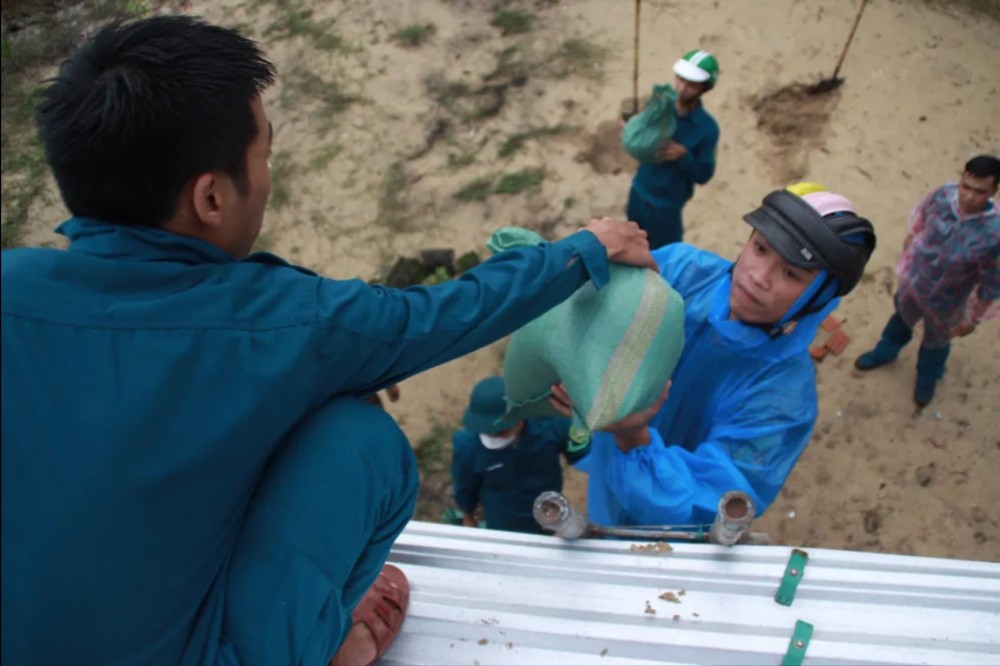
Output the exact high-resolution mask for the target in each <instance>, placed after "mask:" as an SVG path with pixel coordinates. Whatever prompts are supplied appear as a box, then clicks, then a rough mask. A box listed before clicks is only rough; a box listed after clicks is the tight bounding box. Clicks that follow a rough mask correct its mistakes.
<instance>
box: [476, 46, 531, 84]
mask: <svg viewBox="0 0 1000 666" xmlns="http://www.w3.org/2000/svg"><path fill="white" fill-rule="evenodd" d="M527 78H528V65H527V63H526V62H525V60H524V58H523V57H522V55H521V51H520V49H518V48H517V47H516V46H507V47H505V48H504V49H502V50H501V51H499V52H498V53H497V64H496V65H495V66H494V67H493V70H492V71H491V72H489V73H488V74H487V75H486V76H484V77H483V81H486V82H490V81H509V82H518V83H521V82H523V81H527Z"/></svg>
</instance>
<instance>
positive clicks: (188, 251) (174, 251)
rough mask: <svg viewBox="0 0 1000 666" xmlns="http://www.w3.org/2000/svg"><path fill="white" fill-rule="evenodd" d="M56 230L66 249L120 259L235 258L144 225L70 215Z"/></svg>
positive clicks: (225, 260)
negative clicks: (67, 243)
mask: <svg viewBox="0 0 1000 666" xmlns="http://www.w3.org/2000/svg"><path fill="white" fill-rule="evenodd" d="M56 233H58V234H62V235H63V236H65V237H66V238H68V239H69V241H70V247H69V249H70V251H72V252H83V253H85V254H89V255H92V256H95V257H102V258H105V259H116V260H121V261H173V262H179V263H186V264H204V263H212V264H226V263H230V262H233V261H236V259H235V258H234V257H233V256H232V255H231V254H229V253H228V252H226V251H225V250H223V249H222V248H220V247H218V246H216V245H212V244H211V243H209V242H207V241H203V240H200V239H198V238H192V237H190V236H181V235H180V234H175V233H173V232H170V231H166V230H164V229H159V228H156V227H146V226H127V225H123V224H111V223H109V222H102V221H101V220H97V219H94V218H89V217H72V218H70V219H68V220H66V221H65V222H63V223H62V224H60V225H59V226H58V227H56Z"/></svg>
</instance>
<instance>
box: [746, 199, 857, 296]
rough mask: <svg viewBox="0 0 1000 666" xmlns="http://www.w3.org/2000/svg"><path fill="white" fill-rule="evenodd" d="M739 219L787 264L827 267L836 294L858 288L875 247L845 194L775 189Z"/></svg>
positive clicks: (821, 268)
mask: <svg viewBox="0 0 1000 666" xmlns="http://www.w3.org/2000/svg"><path fill="white" fill-rule="evenodd" d="M793 187H794V186H793ZM743 219H744V220H746V221H747V222H748V223H749V224H750V226H752V227H753V228H754V229H756V230H757V231H758V232H760V234H762V235H763V236H764V237H765V238H766V239H767V242H768V243H769V244H770V245H771V247H773V248H774V250H775V251H776V252H777V253H778V254H779V255H781V257H782V258H783V259H784V260H785V261H787V262H788V263H790V264H792V265H793V266H798V267H799V268H805V269H810V270H817V271H820V270H826V271H827V273H828V275H829V276H830V277H832V278H834V279H836V285H837V289H836V293H835V295H836V296H844V295H845V294H848V293H850V291H851V290H852V289H854V287H856V286H857V284H858V282H860V281H861V275H862V274H863V273H864V270H865V265H866V264H867V263H868V259H869V258H870V257H871V254H872V252H873V251H874V250H875V229H874V227H872V223H871V222H869V221H868V220H866V219H865V218H863V217H860V216H859V215H858V214H857V213H856V212H855V211H854V205H853V204H852V203H851V202H850V200H848V199H847V197H844V196H842V195H839V194H833V193H832V192H824V191H813V192H810V193H808V194H804V195H803V196H798V195H797V194H793V193H792V192H790V191H789V190H775V191H774V192H771V193H770V194H768V195H767V196H766V197H764V201H763V202H762V203H761V205H760V207H759V208H757V209H756V210H754V211H751V212H749V213H747V214H746V215H744V216H743Z"/></svg>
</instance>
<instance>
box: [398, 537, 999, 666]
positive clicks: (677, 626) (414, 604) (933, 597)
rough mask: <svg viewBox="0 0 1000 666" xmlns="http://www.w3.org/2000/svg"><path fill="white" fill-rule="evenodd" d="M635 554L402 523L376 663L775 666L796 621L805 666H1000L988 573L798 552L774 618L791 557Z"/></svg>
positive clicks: (711, 551)
mask: <svg viewBox="0 0 1000 666" xmlns="http://www.w3.org/2000/svg"><path fill="white" fill-rule="evenodd" d="M633 544H634V542H631V541H595V540H581V541H575V542H567V541H563V540H561V539H558V538H556V537H544V536H530V535H521V534H512V533H507V532H497V531H491V530H477V529H472V528H464V527H454V526H449V525H437V524H431V523H420V522H412V523H410V525H409V526H408V527H407V529H406V531H404V532H403V534H402V536H401V537H400V538H399V540H398V541H397V543H396V545H395V547H394V548H393V551H392V554H391V556H390V558H389V561H390V562H393V563H395V564H397V565H398V566H400V568H402V569H403V570H404V571H405V572H406V574H407V576H408V577H409V579H410V584H411V590H412V591H411V601H410V611H409V614H408V617H407V620H406V622H405V623H404V625H403V631H402V633H401V634H400V636H399V638H398V639H397V641H396V643H395V644H394V645H393V646H392V647H391V648H390V650H389V652H388V653H387V654H386V655H385V657H384V658H383V661H382V662H381V663H386V664H483V665H486V664H780V663H781V661H782V659H783V658H784V655H785V652H786V650H787V649H788V646H789V640H790V637H791V635H792V631H793V628H794V626H795V623H796V621H797V620H803V621H805V622H809V623H811V624H812V625H814V627H815V632H814V634H813V637H812V642H811V643H810V644H809V645H808V646H807V652H806V660H805V662H804V663H805V664H807V665H808V664H997V663H1000V645H998V641H1000V564H996V563H990V562H969V561H959V560H946V559H933V558H923V557H909V556H902V555H886V554H876V553H858V552H852V551H838V550H824V549H807V552H808V554H809V562H808V565H807V566H806V569H805V572H804V575H803V577H802V579H801V583H800V585H799V587H798V591H797V593H796V597H795V601H794V603H793V604H792V605H791V606H782V605H779V604H778V603H776V602H775V601H774V594H775V592H776V590H777V588H778V585H779V583H780V581H781V578H782V575H783V574H784V572H785V567H786V565H787V563H788V558H789V556H790V554H791V550H792V549H791V548H789V547H784V546H736V547H734V548H731V549H730V548H725V547H722V546H714V545H703V544H672V545H673V551H671V552H669V553H665V554H654V553H645V552H633V551H631V550H630V549H631V546H632V545H633ZM666 592H673V593H674V595H676V596H677V602H673V601H669V600H664V599H661V598H660V595H661V594H664V593H666ZM647 604H648V605H649V607H650V608H651V609H652V610H655V614H652V613H649V612H647V611H646V609H647Z"/></svg>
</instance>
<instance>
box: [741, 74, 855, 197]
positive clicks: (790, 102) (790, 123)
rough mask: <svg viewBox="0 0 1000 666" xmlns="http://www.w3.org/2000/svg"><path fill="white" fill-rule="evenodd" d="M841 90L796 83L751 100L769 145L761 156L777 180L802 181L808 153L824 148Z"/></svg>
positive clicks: (759, 125)
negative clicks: (814, 89) (817, 91)
mask: <svg viewBox="0 0 1000 666" xmlns="http://www.w3.org/2000/svg"><path fill="white" fill-rule="evenodd" d="M839 100H840V92H839V91H838V90H832V91H829V92H826V93H822V94H814V93H812V92H810V86H806V85H803V84H801V83H795V84H792V85H789V86H785V87H783V88H779V89H778V90H775V91H772V92H768V93H762V94H761V95H757V96H753V97H751V98H750V99H749V101H748V103H749V106H750V108H751V109H752V110H753V111H754V113H756V114H757V128H758V129H760V130H761V132H763V134H764V135H765V136H766V137H768V139H769V143H770V145H769V146H768V147H767V148H766V149H765V151H764V152H765V154H763V155H761V157H762V159H763V160H764V162H765V163H767V164H768V165H769V166H770V168H771V170H772V172H773V173H774V175H775V177H776V179H777V181H778V182H781V183H790V182H793V181H796V180H800V179H801V178H802V177H803V176H805V174H806V173H807V171H808V168H809V153H811V152H812V151H813V150H816V149H818V148H821V147H822V145H823V137H824V135H825V132H826V126H827V122H828V121H829V119H830V112H831V111H832V110H833V109H834V107H836V105H837V102H838V101H839Z"/></svg>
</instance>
